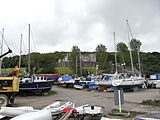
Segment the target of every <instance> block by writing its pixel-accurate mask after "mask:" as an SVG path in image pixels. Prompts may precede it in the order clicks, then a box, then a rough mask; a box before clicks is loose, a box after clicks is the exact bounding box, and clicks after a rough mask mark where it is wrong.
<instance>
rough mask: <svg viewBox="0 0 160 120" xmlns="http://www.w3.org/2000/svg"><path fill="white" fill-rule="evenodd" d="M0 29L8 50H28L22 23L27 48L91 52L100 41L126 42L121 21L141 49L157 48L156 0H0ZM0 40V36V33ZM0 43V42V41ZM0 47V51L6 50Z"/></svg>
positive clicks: (159, 4)
mask: <svg viewBox="0 0 160 120" xmlns="http://www.w3.org/2000/svg"><path fill="white" fill-rule="evenodd" d="M0 3H1V4H0V31H1V33H2V29H3V28H4V38H5V41H6V42H7V44H8V46H9V47H10V49H12V51H13V54H14V55H16V54H19V51H20V39H21V37H20V34H22V36H23V37H22V41H23V45H22V53H25V52H27V51H28V24H30V25H31V51H32V52H40V53H48V52H55V51H67V52H70V51H71V50H72V47H73V46H75V45H77V46H78V47H79V48H80V50H81V51H90V52H93V51H95V49H96V47H97V45H99V44H103V45H105V46H106V48H107V51H109V52H110V51H114V37H113V32H115V33H116V36H115V37H116V43H118V42H124V43H125V44H126V45H128V41H129V40H128V37H127V24H126V19H128V22H129V25H130V27H131V30H132V34H133V37H134V38H136V39H138V40H140V41H141V42H142V46H141V51H143V52H154V51H157V52H160V47H159V46H160V1H159V0H0ZM0 41H1V35H0ZM0 43H1V42H0ZM5 46H6V44H4V45H3V50H2V52H5V51H7V48H6V47H5Z"/></svg>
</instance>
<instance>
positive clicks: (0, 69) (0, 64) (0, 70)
mask: <svg viewBox="0 0 160 120" xmlns="http://www.w3.org/2000/svg"><path fill="white" fill-rule="evenodd" d="M3 41H4V28H2V41H1V52H0V55H2V52H3ZM1 73H2V58H0V74H1Z"/></svg>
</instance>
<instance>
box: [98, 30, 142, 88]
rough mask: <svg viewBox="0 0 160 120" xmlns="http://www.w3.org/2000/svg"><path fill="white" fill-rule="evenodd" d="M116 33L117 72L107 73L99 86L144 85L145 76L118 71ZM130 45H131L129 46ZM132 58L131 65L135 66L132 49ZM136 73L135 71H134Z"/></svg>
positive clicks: (124, 86)
mask: <svg viewBox="0 0 160 120" xmlns="http://www.w3.org/2000/svg"><path fill="white" fill-rule="evenodd" d="M113 35H114V44H115V66H116V72H115V74H106V75H105V76H104V77H103V79H102V81H99V82H98V83H97V85H99V86H106V87H114V86H120V87H123V88H133V89H134V88H137V87H142V85H143V84H144V78H143V77H141V76H131V75H128V74H127V73H118V71H117V57H116V43H115V33H114V34H113ZM129 47H130V46H129ZM130 58H131V65H132V67H133V61H132V56H131V51H130ZM132 70H133V68H132ZM133 74H134V72H133Z"/></svg>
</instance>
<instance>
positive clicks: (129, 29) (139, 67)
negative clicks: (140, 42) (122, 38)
mask: <svg viewBox="0 0 160 120" xmlns="http://www.w3.org/2000/svg"><path fill="white" fill-rule="evenodd" d="M126 21H127V25H128V31H129V32H130V35H131V38H132V40H133V39H134V37H133V34H132V31H131V28H130V26H129V23H128V20H126ZM128 34H129V33H128ZM139 52H140V50H137V56H138V69H139V75H140V76H141V74H142V73H141V60H140V55H139Z"/></svg>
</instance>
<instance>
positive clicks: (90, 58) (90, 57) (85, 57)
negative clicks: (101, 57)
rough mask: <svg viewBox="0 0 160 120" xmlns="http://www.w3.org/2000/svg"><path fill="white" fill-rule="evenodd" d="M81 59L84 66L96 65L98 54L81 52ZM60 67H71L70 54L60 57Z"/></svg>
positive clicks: (58, 64)
mask: <svg viewBox="0 0 160 120" xmlns="http://www.w3.org/2000/svg"><path fill="white" fill-rule="evenodd" d="M81 60H82V65H83V67H95V66H96V54H94V53H92V54H91V53H88V54H81ZM57 66H58V67H69V66H70V60H69V55H68V54H67V55H66V56H65V57H64V58H62V59H59V60H58V63H57Z"/></svg>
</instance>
